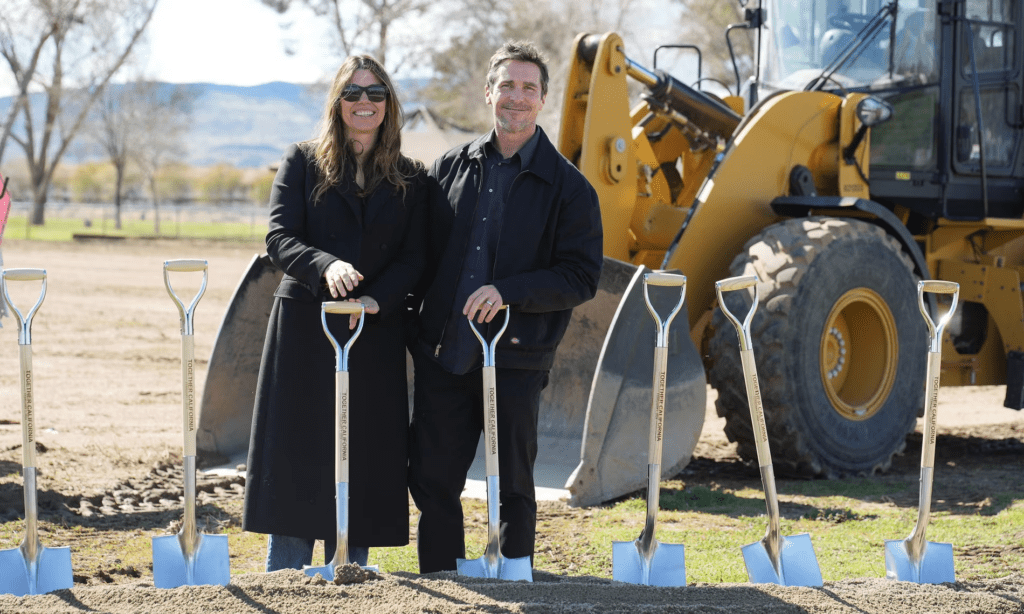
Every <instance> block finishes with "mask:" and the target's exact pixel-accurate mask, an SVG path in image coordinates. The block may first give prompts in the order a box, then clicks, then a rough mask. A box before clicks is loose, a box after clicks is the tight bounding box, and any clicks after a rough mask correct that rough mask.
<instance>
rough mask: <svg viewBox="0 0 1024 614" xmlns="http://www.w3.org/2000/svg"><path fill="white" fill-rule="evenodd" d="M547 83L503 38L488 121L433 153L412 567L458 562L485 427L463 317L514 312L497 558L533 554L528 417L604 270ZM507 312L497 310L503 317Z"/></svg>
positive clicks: (415, 426) (476, 356)
mask: <svg viewBox="0 0 1024 614" xmlns="http://www.w3.org/2000/svg"><path fill="white" fill-rule="evenodd" d="M547 91H548V72H547V66H546V65H545V63H544V59H543V57H542V56H541V55H540V53H539V52H538V51H537V49H536V48H535V47H534V46H533V45H532V44H529V43H521V42H511V43H506V44H505V45H504V46H502V47H501V48H500V49H499V50H498V51H497V53H495V54H494V56H493V57H492V58H491V61H490V67H489V69H488V72H487V85H486V88H485V90H484V99H485V101H486V102H487V104H488V105H489V106H490V107H491V110H492V113H493V116H494V128H493V130H491V131H490V132H489V133H488V134H485V135H483V136H481V137H480V138H478V139H476V140H475V141H472V142H470V143H467V144H465V145H463V146H461V147H457V148H455V149H453V150H451V151H449V152H448V153H446V154H445V155H443V156H441V158H439V159H438V160H437V161H436V162H435V163H434V165H433V167H432V169H431V171H430V174H431V176H432V177H433V178H434V179H436V180H437V182H438V184H439V186H440V188H441V192H442V193H443V195H444V196H446V197H447V198H444V196H441V197H439V198H438V199H436V200H437V201H438V202H437V203H436V204H437V205H438V206H436V207H434V210H433V212H432V213H433V222H432V223H433V225H434V228H433V229H432V233H431V234H432V237H433V239H434V242H435V244H434V245H433V246H432V248H431V253H430V255H429V258H428V259H429V260H430V262H428V267H432V268H435V267H436V273H435V276H434V279H433V281H432V282H431V283H430V285H429V288H428V289H427V291H426V294H425V296H424V299H423V303H422V308H421V311H420V323H419V324H420V329H419V332H418V337H417V339H416V341H415V342H414V343H413V344H412V355H413V360H414V364H415V367H416V375H415V382H414V384H415V396H414V406H413V407H414V409H413V420H412V427H411V438H410V458H409V479H410V482H409V488H410V492H411V493H412V496H413V499H414V500H415V502H416V506H417V507H418V508H419V510H420V520H419V526H418V534H417V535H418V537H417V542H418V543H417V545H418V553H419V563H420V573H429V572H433V571H441V570H453V569H455V568H456V559H458V558H465V556H466V546H465V537H464V534H463V516H462V503H461V500H460V496H461V494H462V490H463V488H464V486H465V483H466V474H467V473H468V471H469V467H470V465H471V464H472V462H473V458H474V456H475V453H476V448H477V443H478V441H479V439H480V434H481V432H482V429H483V402H482V398H481V397H482V392H483V384H482V375H481V365H482V349H481V346H480V342H479V341H478V340H477V338H476V337H475V336H474V334H473V331H472V330H471V329H470V326H469V323H468V322H467V321H466V320H467V317H469V318H475V322H478V323H479V324H478V326H482V327H484V328H491V330H489V331H487V337H486V338H487V339H491V338H492V337H493V334H494V333H495V332H496V331H497V330H498V326H499V322H495V323H494V326H493V327H489V326H487V325H485V324H483V323H484V322H487V323H490V322H491V321H492V320H493V319H494V317H495V315H497V314H498V312H499V308H500V307H501V306H502V305H508V306H509V308H510V309H511V310H512V312H511V320H510V323H509V326H508V329H507V330H506V331H505V334H504V335H503V336H502V338H501V340H500V341H499V343H498V345H497V349H496V351H495V357H496V358H495V362H496V366H497V381H496V385H497V394H498V398H497V405H498V457H499V471H500V476H501V477H500V483H501V493H500V501H501V522H502V554H503V555H504V556H505V557H506V558H519V557H524V556H530V557H532V555H533V546H534V534H535V531H536V521H537V503H536V499H535V493H534V483H533V465H534V461H535V460H536V458H537V413H538V409H539V405H540V394H541V391H542V390H543V389H544V387H545V386H547V383H548V371H549V370H550V369H551V365H552V363H553V362H554V358H555V349H556V348H557V346H558V343H559V341H561V339H562V336H563V334H564V333H565V329H566V327H567V326H568V324H569V318H570V316H571V315H572V308H573V307H575V306H577V305H579V304H581V303H583V302H584V301H587V300H589V299H591V298H593V296H594V294H595V293H596V291H597V282H598V278H599V277H600V273H601V262H602V231H601V214H600V209H599V207H598V202H597V194H596V192H595V191H594V189H593V188H592V187H591V186H590V184H589V183H588V182H587V180H586V179H585V178H584V177H583V175H582V174H581V173H580V172H579V171H578V170H576V168H575V167H573V166H572V164H570V163H569V161H568V160H566V159H565V158H564V157H562V156H561V155H560V154H559V153H558V150H557V149H556V148H555V147H554V145H552V144H551V141H549V140H548V138H547V136H546V135H545V134H544V131H543V130H541V128H540V127H538V126H537V124H536V121H537V114H538V113H539V112H540V110H541V109H542V108H543V106H544V99H545V97H546V95H547ZM499 317H500V318H502V319H503V318H504V317H505V316H504V314H502V315H501V316H499Z"/></svg>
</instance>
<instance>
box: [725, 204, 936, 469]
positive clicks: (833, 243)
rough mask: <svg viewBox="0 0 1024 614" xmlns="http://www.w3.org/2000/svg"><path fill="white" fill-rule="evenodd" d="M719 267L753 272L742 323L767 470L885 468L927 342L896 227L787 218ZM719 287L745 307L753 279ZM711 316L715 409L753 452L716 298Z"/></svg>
mask: <svg viewBox="0 0 1024 614" xmlns="http://www.w3.org/2000/svg"><path fill="white" fill-rule="evenodd" d="M730 272H731V273H732V275H750V274H752V273H756V274H757V275H758V277H759V278H760V280H761V281H760V283H759V284H758V292H759V299H758V300H759V306H758V309H757V312H756V313H755V315H754V318H753V320H752V322H751V325H750V332H751V336H752V338H753V347H754V356H755V362H756V366H757V371H758V378H759V379H760V392H761V397H762V399H763V402H764V411H765V419H766V422H767V426H768V433H769V442H770V448H771V453H772V458H773V464H774V467H775V471H776V473H779V474H781V475H790V476H794V477H826V478H830V479H832V478H838V477H843V476H862V475H870V474H872V473H875V472H877V471H885V470H886V469H888V468H889V466H890V465H891V463H892V457H893V455H894V454H896V453H898V452H901V451H902V450H903V448H904V446H905V445H906V435H907V433H909V432H910V431H912V430H913V428H914V426H915V421H916V418H917V414H918V410H919V408H921V407H922V404H923V401H924V379H925V369H926V362H927V361H926V355H927V350H928V345H927V334H926V330H925V324H924V320H923V319H922V317H921V314H920V310H919V308H918V302H917V281H918V279H917V276H916V275H915V273H914V269H913V265H912V263H911V260H910V258H909V257H908V255H907V254H906V253H905V252H903V251H902V250H901V248H900V244H899V243H898V242H897V241H896V239H894V238H893V237H891V236H889V235H888V234H886V232H885V231H884V230H882V229H881V228H879V227H877V226H874V225H872V224H869V223H866V222H861V221H856V220H849V219H837V218H827V217H809V218H800V219H793V220H788V221H786V222H782V223H779V224H776V225H774V226H769V227H768V228H766V229H765V230H763V231H762V232H761V233H760V234H759V235H757V236H755V237H754V238H752V239H751V240H750V241H748V242H747V244H746V245H745V246H744V249H743V251H742V252H740V254H739V255H738V256H737V257H736V258H735V259H734V260H733V262H732V264H731V266H730ZM726 296H727V300H729V301H730V302H729V309H730V310H731V311H732V312H733V313H734V314H746V313H747V311H748V310H749V308H750V303H751V301H752V300H753V290H751V291H749V293H748V292H731V293H729V294H728V295H726ZM732 301H736V303H735V304H734V303H733V302H732ZM741 303H745V304H741ZM739 317H740V318H741V319H742V317H743V316H742V315H740V316H739ZM712 325H713V327H714V333H713V336H712V338H711V343H710V353H711V359H712V361H713V363H712V367H711V369H710V372H709V374H708V376H709V377H708V379H709V381H710V383H711V385H712V386H714V387H715V388H716V389H717V390H718V400H717V401H716V406H717V411H718V415H719V416H722V417H724V418H725V419H726V427H725V432H726V435H727V436H728V438H729V440H730V441H735V442H738V453H739V455H740V456H741V457H742V458H743V459H744V460H747V461H753V462H756V459H757V453H756V449H755V447H754V446H755V444H754V439H753V432H752V430H751V426H750V412H749V409H748V407H747V397H746V390H745V388H744V378H743V371H742V367H741V365H740V357H739V346H738V340H737V337H736V331H735V328H733V326H731V325H730V324H729V322H728V321H727V320H726V319H725V316H724V314H723V313H722V311H721V309H720V308H719V307H716V308H715V313H714V316H713V321H712Z"/></svg>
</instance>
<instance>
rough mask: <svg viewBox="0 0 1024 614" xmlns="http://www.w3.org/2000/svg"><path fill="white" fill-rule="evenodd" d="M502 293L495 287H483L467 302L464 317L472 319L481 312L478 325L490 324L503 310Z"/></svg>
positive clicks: (463, 311) (471, 295)
mask: <svg viewBox="0 0 1024 614" xmlns="http://www.w3.org/2000/svg"><path fill="white" fill-rule="evenodd" d="M502 304H503V303H502V302H501V293H500V292H498V289H497V288H495V287H494V286H482V287H480V288H478V289H477V290H476V292H474V293H473V294H470V295H469V298H468V299H467V300H466V306H465V307H463V308H462V315H464V316H467V317H469V318H470V319H472V318H473V316H474V315H476V312H477V311H479V312H480V315H479V316H478V317H477V323H478V324H479V323H481V322H485V321H486V322H490V321H491V320H493V319H494V316H495V315H497V313H498V310H499V309H501V306H502Z"/></svg>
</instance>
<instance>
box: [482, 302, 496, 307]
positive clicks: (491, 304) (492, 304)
mask: <svg viewBox="0 0 1024 614" xmlns="http://www.w3.org/2000/svg"><path fill="white" fill-rule="evenodd" d="M484 302H485V303H487V304H488V305H490V306H492V307H493V306H494V303H492V302H491V301H484Z"/></svg>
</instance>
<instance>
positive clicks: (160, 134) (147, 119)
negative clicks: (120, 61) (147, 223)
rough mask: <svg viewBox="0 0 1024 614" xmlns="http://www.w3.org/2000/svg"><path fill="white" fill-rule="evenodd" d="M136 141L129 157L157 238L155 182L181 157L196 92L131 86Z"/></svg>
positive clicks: (160, 86)
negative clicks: (137, 172) (150, 206)
mask: <svg viewBox="0 0 1024 614" xmlns="http://www.w3.org/2000/svg"><path fill="white" fill-rule="evenodd" d="M134 85H135V88H136V92H137V97H136V107H137V117H138V119H139V122H140V128H139V130H138V137H137V139H136V140H135V143H134V146H133V147H132V153H131V157H132V159H133V160H134V161H135V163H136V164H137V165H138V167H139V169H141V171H142V175H143V177H144V179H145V182H146V184H147V186H148V187H149V193H150V196H151V198H152V200H153V232H154V234H160V192H159V190H158V189H157V178H158V176H159V174H160V171H161V169H163V167H164V166H165V165H167V164H168V163H170V162H173V161H175V160H180V159H181V158H183V157H184V156H185V153H186V149H187V148H186V146H185V142H184V138H185V135H186V133H187V132H188V129H189V125H190V124H191V121H192V105H193V103H194V102H195V99H196V95H197V92H196V90H194V89H192V88H189V87H187V86H181V85H170V84H160V83H155V82H153V81H139V82H136V83H135V84H134Z"/></svg>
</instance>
